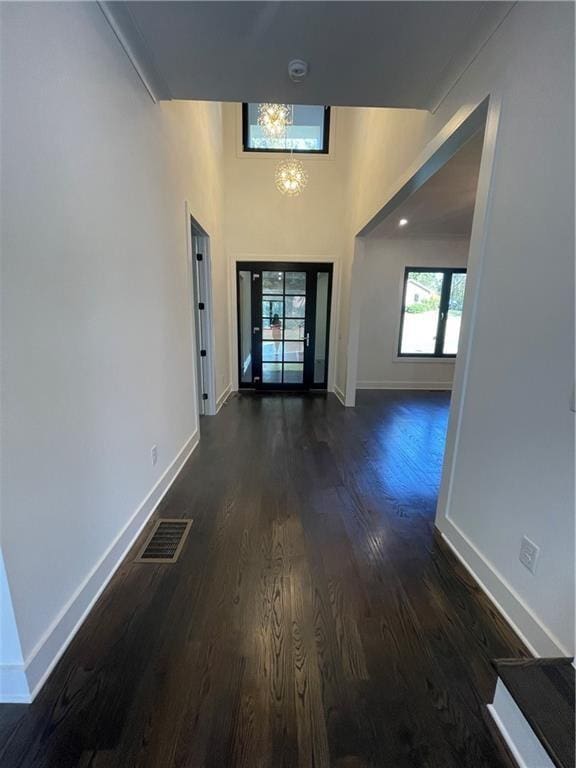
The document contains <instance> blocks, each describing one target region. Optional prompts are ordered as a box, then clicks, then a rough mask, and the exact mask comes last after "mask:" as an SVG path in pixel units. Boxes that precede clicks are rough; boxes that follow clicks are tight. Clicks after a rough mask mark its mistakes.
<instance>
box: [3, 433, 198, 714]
mask: <svg viewBox="0 0 576 768" xmlns="http://www.w3.org/2000/svg"><path fill="white" fill-rule="evenodd" d="M198 442H199V432H198V430H195V431H194V433H193V434H192V435H191V436H190V437H189V438H188V440H187V441H186V443H185V444H184V446H183V447H182V448H181V450H180V451H179V452H178V454H177V456H176V458H175V459H174V461H173V462H172V463H171V464H170V466H169V467H168V468H167V469H166V470H165V472H164V473H163V474H162V477H160V479H159V480H158V482H157V483H156V484H155V485H154V487H153V488H152V490H151V491H150V493H149V494H148V495H147V496H146V498H145V499H144V501H143V502H142V503H141V504H140V505H139V506H138V508H137V510H136V511H135V512H134V514H133V515H132V517H131V518H130V520H129V521H128V522H127V524H126V525H125V526H124V528H123V529H122V530H121V531H120V533H119V534H118V535H117V537H116V538H115V539H114V541H113V542H112V544H111V545H110V546H109V547H108V549H107V550H106V552H105V553H104V554H103V556H102V557H101V558H100V560H99V561H98V562H97V563H96V565H95V566H94V567H93V568H92V570H91V571H90V573H89V574H88V576H87V577H86V578H85V579H84V581H83V582H82V584H80V586H79V587H78V589H77V590H76V591H75V592H74V594H73V595H72V597H71V598H70V600H69V601H68V602H67V603H66V605H65V606H64V607H63V608H62V610H61V611H60V613H59V614H58V616H57V617H56V618H55V619H54V621H53V622H52V624H51V625H50V627H49V628H48V629H47V630H46V632H45V633H44V635H43V636H42V638H41V639H40V640H39V641H38V643H37V644H36V646H35V647H34V649H33V650H32V651H31V653H30V654H29V655H28V657H27V659H26V661H25V664H24V670H25V674H26V678H27V681H28V686H29V689H30V692H31V693H30V696H29V702H32V701H33V700H34V698H35V696H36V695H37V694H38V692H39V691H40V689H41V688H42V686H43V685H44V683H45V682H46V680H47V679H48V676H49V675H50V672H51V671H52V669H53V668H54V666H55V665H56V663H57V662H58V660H59V659H60V657H61V656H62V654H63V653H64V651H65V650H66V648H67V647H68V645H69V643H70V642H71V640H72V638H73V637H74V636H75V634H76V633H77V632H78V630H79V629H80V627H81V626H82V624H83V623H84V621H85V619H86V617H87V616H88V614H89V613H90V611H91V610H92V608H93V606H94V604H95V603H96V601H97V600H98V598H99V597H100V595H101V594H102V592H103V591H104V589H105V588H106V586H107V585H108V583H109V581H110V579H111V578H112V576H113V575H114V573H115V572H116V570H117V568H118V567H119V566H120V564H121V563H122V561H123V560H124V558H125V557H126V555H127V554H128V552H129V550H130V548H131V547H132V545H133V544H134V542H135V541H136V539H137V538H138V536H139V535H140V533H141V531H142V529H143V528H144V526H145V525H146V523H147V522H148V520H149V519H150V517H151V515H152V514H153V513H154V512H155V510H156V509H157V507H158V505H159V504H160V502H161V501H162V499H163V498H164V496H165V494H166V493H167V492H168V490H169V488H170V486H171V485H172V483H173V482H174V480H175V479H176V477H177V476H178V474H179V472H180V470H181V469H182V467H183V466H184V464H185V463H186V461H187V460H188V458H189V457H190V455H191V454H192V452H193V451H194V449H195V448H196V446H197V445H198ZM10 701H15V699H12V698H9V699H7V698H2V702H10ZM20 701H22V700H21V699H20Z"/></svg>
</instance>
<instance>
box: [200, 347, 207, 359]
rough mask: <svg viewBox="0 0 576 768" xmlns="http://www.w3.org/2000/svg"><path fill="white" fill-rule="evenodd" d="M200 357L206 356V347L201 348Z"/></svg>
mask: <svg viewBox="0 0 576 768" xmlns="http://www.w3.org/2000/svg"><path fill="white" fill-rule="evenodd" d="M200 357H206V350H205V349H201V350H200Z"/></svg>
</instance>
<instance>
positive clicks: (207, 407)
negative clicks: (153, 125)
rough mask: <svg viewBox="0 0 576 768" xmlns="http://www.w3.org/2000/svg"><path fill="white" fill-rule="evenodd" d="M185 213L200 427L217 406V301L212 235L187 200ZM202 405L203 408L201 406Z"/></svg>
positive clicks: (195, 385)
mask: <svg viewBox="0 0 576 768" xmlns="http://www.w3.org/2000/svg"><path fill="white" fill-rule="evenodd" d="M184 212H185V216H186V253H187V265H186V266H187V270H186V271H187V275H188V301H189V309H190V328H191V340H190V343H191V349H192V373H193V377H194V383H193V389H194V391H193V397H194V403H195V409H194V410H195V411H197V412H198V415H197V426H198V427H199V424H200V422H199V420H198V418H199V415H200V413H202V415H206V416H215V415H216V413H217V405H216V359H215V348H216V344H215V340H214V314H213V306H214V298H213V291H212V254H211V243H210V235H209V234H208V232H207V231H206V230H205V229H204V227H203V226H202V225H201V224H200V223H199V221H198V220H197V219H196V218H195V217H194V216H193V215H192V213H191V209H190V203H189V202H188V200H184ZM195 239H198V240H199V241H201V245H200V248H201V250H202V254H203V257H204V259H203V262H202V263H203V264H204V269H203V270H202V277H203V280H202V283H203V284H202V286H198V289H199V290H200V288H201V289H202V294H203V296H204V306H205V309H204V310H203V312H204V313H205V317H206V327H207V329H208V332H207V334H206V338H205V339H204V340H203V343H204V346H205V348H206V358H205V360H206V365H205V370H206V375H207V381H206V389H207V395H208V399H207V400H206V401H205V404H204V403H201V401H200V398H199V393H198V391H197V389H198V380H199V378H200V377H199V375H198V361H199V350H198V349H197V348H196V338H197V336H196V320H197V309H196V306H195V303H194V279H195V278H194V271H195V269H196V261H195V258H194V257H195V248H194V240H195ZM202 406H203V407H202Z"/></svg>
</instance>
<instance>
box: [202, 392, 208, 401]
mask: <svg viewBox="0 0 576 768" xmlns="http://www.w3.org/2000/svg"><path fill="white" fill-rule="evenodd" d="M202 400H208V395H207V394H206V392H204V394H203V395H202Z"/></svg>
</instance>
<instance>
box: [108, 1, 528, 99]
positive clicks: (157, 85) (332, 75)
mask: <svg viewBox="0 0 576 768" xmlns="http://www.w3.org/2000/svg"><path fill="white" fill-rule="evenodd" d="M101 5H102V6H103V10H104V12H105V13H106V15H107V16H108V18H109V19H110V18H111V19H113V23H114V26H115V27H116V31H117V33H119V37H120V38H121V40H122V42H123V44H124V45H125V47H126V48H127V49H129V50H130V52H131V54H132V55H133V57H134V58H136V59H137V60H138V62H139V64H140V65H141V66H142V69H143V70H144V71H145V72H146V76H147V79H148V80H149V81H150V83H151V84H152V86H153V90H154V92H155V93H156V95H158V96H159V97H160V98H173V99H201V100H204V99H205V100H215V101H255V102H259V101H279V102H287V103H299V104H332V105H349V106H386V107H412V108H426V109H431V108H433V107H434V106H435V105H436V104H437V102H438V101H439V99H440V98H441V97H442V96H443V94H444V93H445V92H446V90H447V88H448V87H449V86H450V84H451V83H453V82H454V80H455V79H456V78H457V77H458V76H459V75H460V74H461V73H462V71H463V70H464V69H465V68H466V66H467V65H468V64H469V63H470V61H471V60H472V58H473V57H474V55H475V54H476V53H477V51H478V50H479V49H480V48H481V47H482V45H483V44H484V43H485V41H486V39H487V38H488V37H490V35H491V34H492V33H493V32H494V30H495V29H496V28H497V26H498V25H499V24H500V23H501V22H502V20H503V19H504V17H505V16H506V15H507V13H508V12H509V10H510V8H511V7H512V5H513V3H509V2H418V1H415V2H289V1H285V2H244V1H241V2H169V1H167V0H165V1H164V2H126V3H118V2H112V3H101ZM293 58H302V59H305V60H306V61H308V63H309V65H310V73H309V76H308V78H307V80H306V81H305V82H304V83H301V84H294V83H292V82H291V81H290V80H289V78H288V75H287V65H288V61H289V60H291V59H293Z"/></svg>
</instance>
